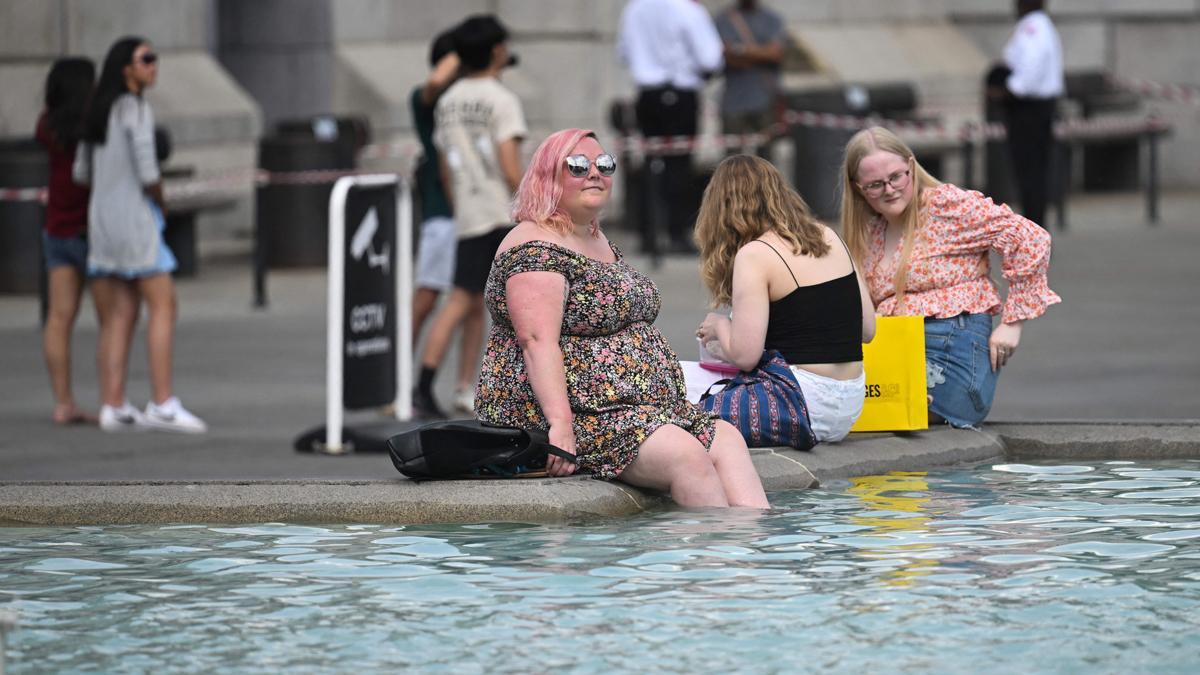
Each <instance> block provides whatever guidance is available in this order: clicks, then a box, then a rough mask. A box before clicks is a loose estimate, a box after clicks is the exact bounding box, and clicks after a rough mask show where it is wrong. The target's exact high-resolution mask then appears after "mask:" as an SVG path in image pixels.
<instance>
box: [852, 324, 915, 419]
mask: <svg viewBox="0 0 1200 675" xmlns="http://www.w3.org/2000/svg"><path fill="white" fill-rule="evenodd" d="M863 369H864V370H866V372H867V397H866V401H865V402H864V403H863V411H862V415H860V416H859V418H858V421H857V422H855V423H854V426H853V427H852V428H851V429H850V430H851V431H911V430H914V429H928V428H929V402H928V399H927V398H926V396H927V395H928V392H927V391H926V389H925V318H924V317H920V316H877V317H875V339H874V340H872V341H871V342H870V343H869V344H865V345H863Z"/></svg>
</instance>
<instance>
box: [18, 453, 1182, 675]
mask: <svg viewBox="0 0 1200 675" xmlns="http://www.w3.org/2000/svg"><path fill="white" fill-rule="evenodd" d="M772 503H773V504H774V506H775V508H774V509H773V510H771V511H770V512H767V513H765V514H760V513H745V512H727V511H682V510H670V511H660V512H656V513H650V514H645V515H643V516H640V517H635V518H626V519H619V520H602V521H587V522H580V523H575V524H571V525H555V526H540V525H538V526H535V525H514V524H483V525H463V526H394V527H388V526H375V525H363V526H354V525H350V526H342V525H338V526H328V527H313V526H297V525H286V524H265V525H256V526H174V527H161V526H155V527H83V528H73V529H45V528H36V529H35V528H8V529H0V608H7V609H9V610H10V611H14V612H15V613H17V614H18V625H17V627H16V628H15V629H14V630H13V631H12V632H11V633H10V634H9V635H8V650H7V657H8V667H9V669H10V672H16V673H23V672H59V671H71V672H74V671H94V672H104V673H117V672H147V671H153V672H172V671H187V672H195V671H205V670H210V671H213V672H231V671H234V672H262V673H275V672H279V671H280V670H282V669H284V668H288V669H294V670H298V671H300V672H309V671H315V670H320V671H338V672H345V671H353V670H360V671H364V672H372V671H382V670H400V669H406V670H418V671H422V672H447V673H470V672H546V671H551V670H555V671H566V672H579V673H607V672H610V671H622V672H649V671H668V672H688V673H693V672H791V671H807V670H821V671H829V670H833V671H865V670H867V669H871V670H880V671H883V670H887V671H897V670H899V671H907V672H927V671H974V672H1019V671H1028V670H1031V669H1036V670H1039V671H1059V672H1080V671H1088V672H1093V671H1095V672H1131V671H1132V672H1196V668H1197V664H1200V461H1177V462H1170V463H1167V462H1138V463H1133V462H1098V463H1093V464H1086V465H1070V466H1065V465H1038V466H1031V465H1022V464H1002V465H987V466H980V467H974V468H966V469H952V470H943V471H936V472H929V473H894V474H889V475H886V476H869V477H863V478H857V479H854V480H851V481H845V482H840V483H836V484H831V485H828V486H826V487H825V488H824V489H822V490H809V491H796V492H786V493H777V494H774V495H772Z"/></svg>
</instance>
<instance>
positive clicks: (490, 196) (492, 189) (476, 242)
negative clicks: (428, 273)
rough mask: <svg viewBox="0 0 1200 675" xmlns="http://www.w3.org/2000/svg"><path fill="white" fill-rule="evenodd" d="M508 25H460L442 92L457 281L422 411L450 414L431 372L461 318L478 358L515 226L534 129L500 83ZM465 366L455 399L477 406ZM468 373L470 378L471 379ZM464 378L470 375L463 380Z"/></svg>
mask: <svg viewBox="0 0 1200 675" xmlns="http://www.w3.org/2000/svg"><path fill="white" fill-rule="evenodd" d="M507 41H508V31H507V30H505V28H504V26H503V25H502V24H501V23H500V22H499V21H498V20H497V19H496V18H495V17H494V16H491V15H478V16H473V17H471V18H468V19H467V20H466V21H464V22H463V23H462V24H460V25H459V27H458V28H456V29H455V45H456V46H455V50H456V51H457V52H458V57H459V61H460V63H461V65H460V68H461V71H460V75H461V77H460V78H459V80H458V81H457V82H455V83H454V84H453V85H452V86H451V87H450V88H449V89H447V90H446V92H445V93H444V94H442V97H441V98H440V99H438V103H437V109H436V111H435V120H436V123H435V132H434V138H433V140H434V144H435V145H437V148H438V151H439V153H440V155H439V157H440V162H441V167H442V181H443V184H444V185H445V186H446V187H447V197H449V199H450V202H451V204H452V205H453V208H454V219H455V221H456V222H457V224H458V248H457V253H456V260H455V269H454V288H453V290H452V291H451V292H450V297H449V299H448V300H447V301H446V305H445V307H443V308H442V311H441V313H439V314H438V316H437V318H436V319H435V320H434V323H433V326H432V327H431V328H430V331H429V337H428V338H427V340H426V346H425V352H424V354H423V355H422V357H421V375H420V380H419V381H418V383H417V389H416V392H415V394H414V397H413V403H414V407H415V408H416V411H417V412H418V414H420V415H421V416H424V417H444V416H445V415H444V414H443V413H442V412H441V410H440V409H439V407H438V405H437V402H436V400H435V399H434V397H433V379H434V377H435V376H436V375H437V368H438V366H439V365H440V364H441V362H442V358H443V357H444V356H445V353H446V349H447V347H448V345H449V342H450V338H451V336H452V335H453V334H454V331H455V329H457V328H458V327H459V326H460V325H461V326H462V328H463V336H462V339H463V341H464V343H465V345H464V349H463V354H464V357H465V355H466V354H468V353H469V354H471V355H472V358H473V359H476V360H478V357H479V352H480V349H482V347H483V312H484V307H483V290H484V286H485V285H486V284H487V277H488V273H489V272H490V271H491V267H492V258H494V257H495V255H496V249H497V248H498V247H499V246H500V242H501V240H503V239H504V235H505V234H507V233H508V230H509V229H511V228H512V223H511V222H510V220H511V218H510V216H509V203H510V201H511V200H512V195H513V193H514V192H515V191H516V189H517V185H518V184H519V183H520V182H521V174H522V169H521V160H520V143H521V139H522V138H524V136H525V135H526V134H527V133H528V131H527V129H526V126H525V114H524V112H523V111H522V108H521V101H520V99H518V98H517V96H516V94H513V93H512V92H511V91H509V90H508V89H507V88H506V87H505V86H504V85H502V84H500V80H499V76H500V71H502V70H503V69H504V68H505V67H506V66H508V65H510V63H511V62H512V61H513V60H514V59H513V58H512V57H511V56H510V54H509V52H508V45H507ZM468 365H469V366H470V367H460V368H459V373H460V381H459V382H458V386H457V388H456V393H455V396H454V406H455V408H456V409H458V410H460V411H462V412H473V399H474V390H475V382H474V374H475V368H476V367H477V366H476V364H475V363H471V364H468ZM467 378H469V379H467ZM463 379H465V381H462V380H463Z"/></svg>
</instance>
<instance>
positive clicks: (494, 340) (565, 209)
mask: <svg viewBox="0 0 1200 675" xmlns="http://www.w3.org/2000/svg"><path fill="white" fill-rule="evenodd" d="M616 168H617V166H616V161H615V160H614V159H613V157H612V155H610V154H609V153H608V152H606V151H605V150H604V148H603V147H601V145H600V143H599V141H597V139H596V135H595V134H594V133H592V132H591V131H588V130H585V129H565V130H563V131H559V132H556V133H554V134H551V135H550V137H549V138H547V139H546V140H545V141H544V142H543V143H542V144H541V145H540V146H539V147H538V149H537V150H536V151H535V152H534V154H533V158H532V159H531V161H530V163H529V169H528V170H527V171H526V172H525V175H524V177H523V178H522V179H521V183H520V186H519V188H518V189H517V194H516V198H515V200H514V205H513V219H514V220H516V221H517V222H518V224H517V226H516V227H515V228H513V230H512V231H511V232H509V233H508V235H507V236H506V237H505V238H504V240H503V241H502V242H501V244H500V249H499V252H498V253H497V254H496V257H495V260H494V261H493V263H492V269H491V273H490V274H489V276H488V281H487V287H486V290H485V292H484V295H485V303H486V305H487V308H488V311H489V312H491V316H492V324H493V325H492V330H491V334H490V336H489V338H488V343H487V349H486V351H485V354H484V358H483V365H482V367H481V369H480V370H481V372H480V378H479V386H478V389H477V390H476V398H475V412H476V414H477V415H478V416H479V419H481V420H482V421H484V422H487V423H491V424H498V425H503V426H512V427H521V428H526V429H530V428H537V429H545V430H547V431H548V432H549V436H550V443H552V444H553V445H555V446H557V447H559V448H562V449H563V450H565V451H566V452H567V453H569V454H572V455H575V457H576V458H577V463H575V464H572V463H570V462H569V461H567V460H564V459H561V458H559V457H556V456H551V457H549V458H548V460H547V467H546V468H547V472H548V473H549V474H550V475H552V476H565V475H568V474H571V473H574V472H575V471H581V472H584V473H588V474H591V475H592V476H593V477H595V478H602V479H609V480H612V479H615V480H619V481H623V482H625V483H629V484H630V485H635V486H638V487H645V488H651V489H655V490H662V491H665V492H669V493H670V494H671V497H672V498H673V499H674V500H675V501H676V502H677V503H679V504H681V505H684V506H746V507H757V508H765V507H767V506H768V504H767V499H766V495H765V494H764V492H763V487H762V482H761V481H760V480H759V478H758V474H757V472H756V471H755V469H754V465H753V464H752V463H751V461H750V454H749V451H748V450H747V449H746V443H745V441H744V440H742V437H741V435H740V434H739V433H738V432H737V430H736V429H734V428H733V427H732V426H730V425H729V424H728V423H726V422H723V421H720V420H718V419H716V416H715V415H711V414H709V413H706V412H704V411H702V410H700V409H699V408H697V407H696V406H694V405H692V404H691V403H689V402H688V401H687V398H686V389H685V386H684V382H683V372H682V370H681V369H680V365H679V360H678V357H677V356H676V355H675V352H674V351H673V350H672V349H671V346H670V344H669V343H668V342H667V340H666V338H664V337H663V335H662V334H661V333H660V332H659V331H658V329H656V328H655V327H654V320H655V318H656V317H657V316H658V310H659V305H660V300H659V295H658V289H657V288H656V287H655V285H654V282H652V281H651V280H650V279H649V278H648V277H646V276H645V275H643V274H641V273H640V272H638V271H637V270H635V269H634V268H633V267H631V266H630V265H629V263H628V262H626V260H625V258H624V256H622V255H621V253H620V251H618V250H617V249H616V247H615V246H613V245H612V244H611V243H610V242H609V241H608V238H607V237H605V236H604V233H603V232H602V231H601V230H600V222H599V220H598V218H599V214H600V210H601V209H602V208H603V207H604V205H605V204H606V203H607V202H608V199H609V197H610V195H611V193H612V181H613V179H612V177H613V174H614V173H615V172H616Z"/></svg>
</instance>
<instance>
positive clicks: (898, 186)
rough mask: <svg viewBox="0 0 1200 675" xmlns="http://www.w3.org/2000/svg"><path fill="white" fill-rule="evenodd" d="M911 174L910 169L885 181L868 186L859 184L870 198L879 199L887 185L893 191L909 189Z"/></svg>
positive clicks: (876, 181)
mask: <svg viewBox="0 0 1200 675" xmlns="http://www.w3.org/2000/svg"><path fill="white" fill-rule="evenodd" d="M910 173H911V170H910V169H905V170H903V171H897V172H896V173H894V174H892V175H890V176H888V177H887V178H885V179H884V180H873V181H871V182H870V183H867V184H866V185H863V184H862V183H859V184H858V187H859V188H861V189H862V191H863V192H865V193H866V195H867V196H868V197H878V196H879V195H881V194H883V188H884V186H886V185H890V186H892V189H893V190H903V189H904V188H906V187H908V176H909V174H910Z"/></svg>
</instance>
